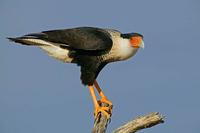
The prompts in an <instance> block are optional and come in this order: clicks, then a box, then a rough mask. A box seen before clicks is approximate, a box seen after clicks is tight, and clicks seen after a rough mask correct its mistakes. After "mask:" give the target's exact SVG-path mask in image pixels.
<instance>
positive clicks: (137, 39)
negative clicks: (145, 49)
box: [130, 36, 142, 48]
mask: <svg viewBox="0 0 200 133" xmlns="http://www.w3.org/2000/svg"><path fill="white" fill-rule="evenodd" d="M130 42H131V45H132V46H133V47H135V48H139V47H140V44H141V43H142V37H141V36H134V37H131V39H130Z"/></svg>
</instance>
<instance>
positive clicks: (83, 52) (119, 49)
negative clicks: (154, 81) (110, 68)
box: [7, 27, 144, 119]
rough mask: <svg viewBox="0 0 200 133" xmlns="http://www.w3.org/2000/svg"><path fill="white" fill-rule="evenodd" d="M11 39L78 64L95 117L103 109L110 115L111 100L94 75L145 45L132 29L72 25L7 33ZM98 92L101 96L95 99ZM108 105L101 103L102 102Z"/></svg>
mask: <svg viewBox="0 0 200 133" xmlns="http://www.w3.org/2000/svg"><path fill="white" fill-rule="evenodd" d="M7 39H9V40H10V41H12V42H15V43H19V44H22V45H27V46H36V47H39V48H41V49H42V50H44V51H45V52H46V53H47V54H48V55H49V56H51V57H53V58H55V59H57V60H60V61H62V62H65V63H75V64H77V65H78V66H79V67H80V71H81V75H80V79H81V81H82V84H83V85H85V86H88V88H89V92H90V95H91V97H92V101H93V104H94V117H95V118H97V117H98V115H99V114H100V113H103V114H104V115H105V116H106V118H107V119H110V117H111V115H112V107H113V105H112V102H111V101H110V100H108V98H107V96H106V95H105V94H104V93H103V91H102V89H101V88H100V86H99V84H98V82H97V80H96V79H97V77H98V75H99V73H100V71H101V70H102V69H103V68H104V67H105V66H106V65H107V64H109V63H112V62H116V61H123V60H127V59H129V58H130V57H132V56H134V55H135V54H136V52H137V51H138V49H140V48H144V41H143V35H141V34H139V33H135V32H131V33H121V32H120V31H119V30H115V29H111V28H110V29H109V28H98V27H75V28H67V29H56V30H48V31H42V32H38V33H30V34H26V35H23V36H21V37H8V38H7ZM95 91H97V92H98V94H99V96H100V100H98V99H97V96H96V93H95ZM103 103H104V104H106V105H107V106H102V104H103Z"/></svg>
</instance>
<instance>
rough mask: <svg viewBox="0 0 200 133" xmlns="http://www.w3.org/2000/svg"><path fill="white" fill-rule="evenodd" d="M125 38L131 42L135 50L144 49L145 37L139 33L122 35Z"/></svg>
mask: <svg viewBox="0 0 200 133" xmlns="http://www.w3.org/2000/svg"><path fill="white" fill-rule="evenodd" d="M121 36H122V37H123V38H127V39H129V41H130V44H131V46H132V47H134V48H144V41H143V35H141V34H139V33H128V34H122V35H121Z"/></svg>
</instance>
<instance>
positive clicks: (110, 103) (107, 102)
mask: <svg viewBox="0 0 200 133" xmlns="http://www.w3.org/2000/svg"><path fill="white" fill-rule="evenodd" d="M94 86H95V87H96V89H97V91H98V93H99V95H100V97H101V100H99V101H98V102H99V104H102V103H106V104H108V106H112V102H111V101H109V100H108V99H107V97H106V96H105V95H104V94H103V92H102V90H101V88H100V87H99V85H98V83H97V81H96V80H95V81H94Z"/></svg>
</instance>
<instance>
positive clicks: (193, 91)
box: [0, 0, 200, 133]
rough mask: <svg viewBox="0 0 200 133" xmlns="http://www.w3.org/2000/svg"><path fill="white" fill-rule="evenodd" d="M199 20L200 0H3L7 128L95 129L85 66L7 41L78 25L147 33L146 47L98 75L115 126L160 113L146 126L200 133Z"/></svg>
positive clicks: (2, 89)
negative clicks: (82, 76)
mask: <svg viewBox="0 0 200 133" xmlns="http://www.w3.org/2000/svg"><path fill="white" fill-rule="evenodd" d="M199 24H200V2H199V1H198V0H121V1H117V0H101V1H96V0H84V1H83V0H82V1H81V0H56V1H48V0H43V1H42V0H1V1H0V31H1V32H0V61H1V63H0V67H1V69H0V133H66V132H74V133H77V132H84V133H88V132H90V131H91V128H92V126H93V104H92V101H91V97H90V95H89V92H88V89H87V88H86V87H84V86H83V85H81V82H80V80H79V77H80V72H79V68H78V67H76V66H75V65H72V64H64V63H61V62H59V61H56V60H55V59H52V58H50V57H48V56H47V55H46V54H45V53H44V52H42V51H41V50H40V49H38V48H34V47H25V46H20V45H15V44H14V43H11V42H9V41H8V40H6V39H5V38H6V37H13V36H20V35H23V34H27V33H31V32H39V31H43V30H50V29H60V28H71V27H77V26H97V27H104V28H114V29H118V30H120V31H121V32H139V33H142V34H143V35H144V40H145V49H144V50H140V51H139V52H138V53H137V55H136V56H135V57H134V58H131V59H129V60H128V61H125V62H118V63H113V64H110V65H108V66H106V67H105V68H104V70H103V71H102V72H101V73H100V75H99V77H98V81H99V83H100V86H101V87H102V88H103V90H104V92H105V93H106V94H107V96H108V97H109V99H110V100H111V101H113V104H114V110H113V116H112V122H111V124H110V125H109V127H108V132H111V131H112V130H113V129H115V128H117V127H118V126H120V125H121V124H122V123H124V122H125V121H128V120H130V119H132V118H134V117H136V116H138V115H142V114H146V113H149V112H153V111H159V112H161V113H162V114H164V115H166V117H167V118H166V122H165V124H162V125H159V126H156V127H153V128H151V129H148V130H144V131H141V132H148V133H160V132H162V133H173V132H174V133H188V132H189V133H199V132H200V126H199V123H200V116H199V112H200V102H199V101H200V71H199V68H200V61H199V58H200V52H199V51H200V25H199ZM77 125H78V127H77Z"/></svg>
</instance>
